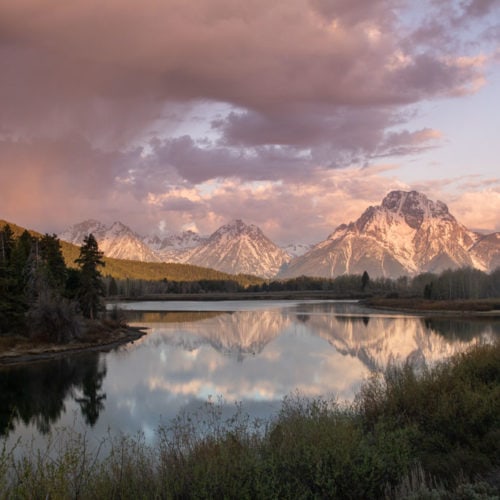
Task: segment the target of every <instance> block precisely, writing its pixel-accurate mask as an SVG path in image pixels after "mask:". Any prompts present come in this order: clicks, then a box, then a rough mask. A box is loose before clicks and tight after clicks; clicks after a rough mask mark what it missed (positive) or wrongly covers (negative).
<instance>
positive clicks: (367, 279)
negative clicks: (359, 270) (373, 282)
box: [361, 271, 370, 292]
mask: <svg viewBox="0 0 500 500" xmlns="http://www.w3.org/2000/svg"><path fill="white" fill-rule="evenodd" d="M368 283H370V276H369V275H368V273H367V272H366V271H365V272H364V273H363V276H361V290H362V291H363V292H364V291H365V288H366V287H367V286H368Z"/></svg>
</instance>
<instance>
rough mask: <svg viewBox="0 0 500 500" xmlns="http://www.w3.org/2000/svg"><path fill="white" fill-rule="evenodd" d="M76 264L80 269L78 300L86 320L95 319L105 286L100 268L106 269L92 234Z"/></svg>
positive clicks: (86, 238) (87, 238)
mask: <svg viewBox="0 0 500 500" xmlns="http://www.w3.org/2000/svg"><path fill="white" fill-rule="evenodd" d="M75 262H76V263H77V264H78V266H79V267H80V287H79V290H78V300H79V302H80V307H81V308H82V312H83V315H84V316H85V317H86V318H90V319H94V318H96V316H97V313H98V312H99V310H100V309H101V299H102V297H104V294H105V293H104V285H103V282H102V275H101V272H100V271H99V267H104V265H105V264H104V261H103V253H102V252H101V251H99V247H98V245H97V241H96V239H95V238H94V236H93V235H92V234H89V235H88V236H86V237H85V238H84V240H83V245H82V247H81V248H80V256H79V257H78V259H76V260H75Z"/></svg>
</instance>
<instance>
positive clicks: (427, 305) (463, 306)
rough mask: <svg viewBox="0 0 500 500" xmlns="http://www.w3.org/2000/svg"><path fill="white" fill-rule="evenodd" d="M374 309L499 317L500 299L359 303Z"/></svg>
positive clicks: (373, 300) (380, 299) (382, 299)
mask: <svg viewBox="0 0 500 500" xmlns="http://www.w3.org/2000/svg"><path fill="white" fill-rule="evenodd" d="M361 303H362V304H363V305H366V306H368V307H372V308H374V309H382V310H390V311H400V312H405V313H421V314H429V313H431V314H433V315H436V314H439V315H453V316H457V315H458V316H500V299H498V298H497V299H470V300H428V299H421V298H413V297H412V298H405V297H400V298H385V297H371V298H367V299H363V300H362V301H361Z"/></svg>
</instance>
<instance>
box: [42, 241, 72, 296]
mask: <svg viewBox="0 0 500 500" xmlns="http://www.w3.org/2000/svg"><path fill="white" fill-rule="evenodd" d="M39 246H40V256H41V258H42V260H43V262H44V265H45V272H46V275H47V281H48V284H49V286H50V287H51V288H53V289H56V290H59V291H62V290H63V288H64V287H65V285H66V279H67V268H66V263H65V262H64V257H63V254H62V250H61V243H60V241H59V239H58V238H57V236H56V235H55V234H52V235H49V234H45V235H44V236H42V238H41V239H40V245H39Z"/></svg>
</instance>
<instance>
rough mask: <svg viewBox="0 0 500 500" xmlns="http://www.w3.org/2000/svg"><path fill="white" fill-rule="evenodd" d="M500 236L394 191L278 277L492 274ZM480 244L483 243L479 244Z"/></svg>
mask: <svg viewBox="0 0 500 500" xmlns="http://www.w3.org/2000/svg"><path fill="white" fill-rule="evenodd" d="M498 235H499V233H491V234H489V235H480V234H479V233H475V232H473V231H470V230H468V229H467V228H466V227H465V226H463V225H462V224H460V223H459V222H458V221H457V220H456V219H455V217H454V216H453V215H452V214H451V213H450V212H449V210H448V207H447V205H446V204H445V203H443V202H441V201H436V202H434V201H432V200H429V199H428V198H427V197H426V196H425V195H423V194H421V193H418V192H417V191H409V192H406V191H391V192H389V193H388V194H387V195H386V197H385V198H384V199H383V200H382V203H381V205H378V206H370V207H368V208H367V209H366V210H365V211H364V212H363V213H362V214H361V216H360V217H359V218H358V219H357V220H356V221H354V222H350V223H349V224H341V225H339V226H338V227H337V229H335V231H334V232H333V233H331V234H330V235H329V236H328V237H327V238H326V240H324V241H322V242H320V243H318V244H317V245H315V246H314V247H313V248H312V249H311V250H310V251H308V252H306V253H305V254H303V255H302V256H299V257H297V258H295V259H293V260H292V261H291V262H290V263H289V265H288V266H287V267H286V268H285V269H283V270H282V271H281V272H280V274H279V275H278V277H280V278H293V277H297V276H300V275H309V276H317V277H326V278H330V277H333V276H337V275H340V274H361V273H363V272H364V271H367V272H368V273H369V275H370V276H373V277H390V278H397V277H399V276H401V275H415V274H418V273H421V272H440V271H443V270H445V269H448V268H457V267H464V266H470V267H475V268H478V269H480V270H483V271H491V270H493V269H494V268H495V267H496V266H497V265H498V263H500V244H499V242H500V238H499V237H498ZM480 242H482V243H480Z"/></svg>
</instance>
